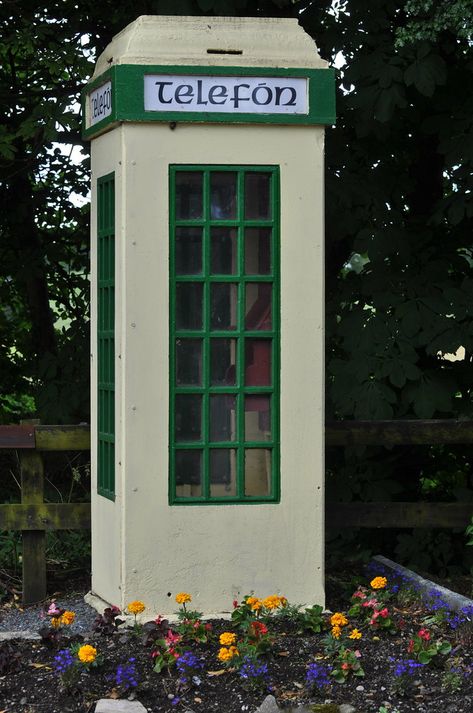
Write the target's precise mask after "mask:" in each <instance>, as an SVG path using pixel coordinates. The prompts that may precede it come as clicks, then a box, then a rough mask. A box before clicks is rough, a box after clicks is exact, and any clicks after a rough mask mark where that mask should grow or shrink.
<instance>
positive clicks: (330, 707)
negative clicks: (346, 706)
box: [309, 703, 340, 713]
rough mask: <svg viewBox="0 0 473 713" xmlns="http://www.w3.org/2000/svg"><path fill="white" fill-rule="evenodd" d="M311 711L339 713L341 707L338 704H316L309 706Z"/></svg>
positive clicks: (314, 712)
mask: <svg viewBox="0 0 473 713" xmlns="http://www.w3.org/2000/svg"><path fill="white" fill-rule="evenodd" d="M309 710H311V711H313V713H339V710H340V709H339V707H338V705H336V703H315V705H313V706H309Z"/></svg>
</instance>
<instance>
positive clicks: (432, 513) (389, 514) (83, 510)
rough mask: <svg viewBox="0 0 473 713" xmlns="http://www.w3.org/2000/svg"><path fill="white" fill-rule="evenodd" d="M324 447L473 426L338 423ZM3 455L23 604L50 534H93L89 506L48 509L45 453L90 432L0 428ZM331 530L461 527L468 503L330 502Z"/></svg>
mask: <svg viewBox="0 0 473 713" xmlns="http://www.w3.org/2000/svg"><path fill="white" fill-rule="evenodd" d="M325 437H326V444H327V446H340V447H343V446H355V445H357V446H360V445H366V446H369V445H386V446H400V445H432V444H455V443H456V444H472V443H473V421H454V420H448V421H432V420H431V421H336V422H331V423H327V424H326V429H325ZM0 448H2V449H6V448H8V449H13V450H17V451H18V454H19V460H20V472H21V503H18V504H8V505H0V530H21V531H22V534H23V603H25V604H29V603H31V602H34V601H39V600H41V599H44V598H45V596H46V556H45V536H46V531H47V530H65V529H67V530H69V529H71V530H73V529H87V528H90V503H64V504H63V503H45V502H44V465H43V458H42V452H43V451H87V450H89V449H90V430H89V426H87V425H85V426H41V425H36V424H30V425H28V424H26V425H21V426H0ZM325 513H326V524H327V526H329V527H342V528H345V527H373V528H382V527H384V528H386V527H392V528H401V527H402V528H418V527H444V528H458V527H460V528H462V527H466V526H467V525H468V524H469V523H470V519H471V517H472V515H473V503H430V502H417V503H413V502H408V503H405V502H404V503H403V502H376V503H374V502H373V503H365V502H351V503H327V504H326V507H325Z"/></svg>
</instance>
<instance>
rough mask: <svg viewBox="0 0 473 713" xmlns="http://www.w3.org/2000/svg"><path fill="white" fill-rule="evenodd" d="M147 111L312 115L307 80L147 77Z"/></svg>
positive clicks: (168, 75) (149, 75) (290, 78)
mask: <svg viewBox="0 0 473 713" xmlns="http://www.w3.org/2000/svg"><path fill="white" fill-rule="evenodd" d="M144 82H145V85H144V95H145V111H166V112H169V111H182V112H188V111H190V112H202V113H203V112H205V113H207V112H222V113H226V114H230V113H231V114H238V113H240V114H308V113H309V101H308V92H307V89H308V87H307V82H308V80H307V78H306V77H218V76H213V77H208V76H204V75H202V76H199V75H196V74H192V75H174V74H147V75H145V78H144Z"/></svg>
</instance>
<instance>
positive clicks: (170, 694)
mask: <svg viewBox="0 0 473 713" xmlns="http://www.w3.org/2000/svg"><path fill="white" fill-rule="evenodd" d="M168 698H169V700H170V701H172V699H173V698H174V693H168Z"/></svg>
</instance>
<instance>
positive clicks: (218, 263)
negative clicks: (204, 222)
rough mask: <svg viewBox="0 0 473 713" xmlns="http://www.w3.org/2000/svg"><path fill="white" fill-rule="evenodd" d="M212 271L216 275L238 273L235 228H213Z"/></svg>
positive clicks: (211, 235) (211, 234)
mask: <svg viewBox="0 0 473 713" xmlns="http://www.w3.org/2000/svg"><path fill="white" fill-rule="evenodd" d="M210 240H211V255H210V271H211V272H212V273H213V274H214V275H234V274H235V273H236V272H237V231H236V229H235V228H211V232H210Z"/></svg>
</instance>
